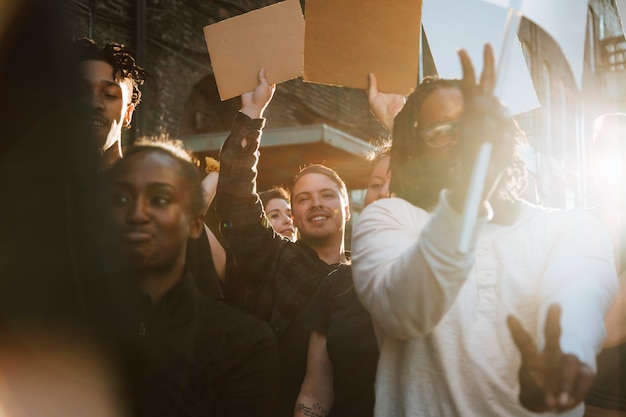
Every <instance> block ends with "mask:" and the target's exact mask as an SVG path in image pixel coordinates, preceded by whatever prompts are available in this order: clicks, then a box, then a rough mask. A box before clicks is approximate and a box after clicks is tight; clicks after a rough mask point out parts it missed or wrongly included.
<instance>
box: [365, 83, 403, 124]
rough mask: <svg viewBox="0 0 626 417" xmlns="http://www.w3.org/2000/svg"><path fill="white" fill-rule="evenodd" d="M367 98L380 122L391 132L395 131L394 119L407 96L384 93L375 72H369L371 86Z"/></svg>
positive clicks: (371, 109)
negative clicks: (379, 87)
mask: <svg viewBox="0 0 626 417" xmlns="http://www.w3.org/2000/svg"><path fill="white" fill-rule="evenodd" d="M367 99H368V101H369V104H370V111H371V112H372V114H373V115H374V116H375V117H376V119H378V121H379V122H380V124H382V125H383V127H384V128H385V129H386V130H387V132H389V133H391V132H392V131H393V119H395V117H396V116H397V114H398V113H400V110H402V108H403V107H404V103H406V97H405V96H403V95H402V94H394V93H383V92H382V91H380V90H378V80H377V79H376V76H375V75H374V74H371V73H370V74H369V88H368V90H367Z"/></svg>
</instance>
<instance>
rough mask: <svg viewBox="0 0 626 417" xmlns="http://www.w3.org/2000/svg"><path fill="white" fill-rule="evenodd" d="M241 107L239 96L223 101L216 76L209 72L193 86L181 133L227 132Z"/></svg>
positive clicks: (182, 120) (181, 123)
mask: <svg viewBox="0 0 626 417" xmlns="http://www.w3.org/2000/svg"><path fill="white" fill-rule="evenodd" d="M240 107H241V99H240V98H239V97H235V98H232V99H230V100H225V101H221V100H220V95H219V92H218V90H217V84H216V83H215V76H213V74H209V75H207V76H205V77H204V78H202V79H201V80H200V81H198V83H197V84H196V85H195V86H194V87H193V89H192V91H191V93H190V94H189V97H188V98H187V102H186V103H185V108H184V110H183V114H182V116H181V118H180V126H179V135H180V136H185V135H194V134H199V133H214V132H225V131H228V130H230V128H231V126H232V123H233V119H234V118H235V115H236V114H237V111H238V110H239V108H240Z"/></svg>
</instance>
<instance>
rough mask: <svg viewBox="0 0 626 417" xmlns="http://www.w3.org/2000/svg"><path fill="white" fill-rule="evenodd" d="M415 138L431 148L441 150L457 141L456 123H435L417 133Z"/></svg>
mask: <svg viewBox="0 0 626 417" xmlns="http://www.w3.org/2000/svg"><path fill="white" fill-rule="evenodd" d="M417 136H418V137H419V138H420V139H422V140H423V141H424V142H426V144H427V145H428V146H430V147H431V148H435V149H437V148H443V147H444V146H448V145H449V144H451V143H452V142H453V141H455V140H457V139H458V136H459V131H458V121H456V120H455V121H453V122H439V123H435V124H433V125H430V126H429V127H428V129H426V130H424V131H421V132H420V131H418V132H417Z"/></svg>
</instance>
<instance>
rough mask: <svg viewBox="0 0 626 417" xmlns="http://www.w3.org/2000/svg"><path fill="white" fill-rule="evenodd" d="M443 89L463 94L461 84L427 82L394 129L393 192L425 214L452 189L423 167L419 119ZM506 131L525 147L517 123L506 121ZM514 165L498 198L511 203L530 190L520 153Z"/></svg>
mask: <svg viewBox="0 0 626 417" xmlns="http://www.w3.org/2000/svg"><path fill="white" fill-rule="evenodd" d="M440 88H457V89H459V90H461V80H459V79H444V78H438V77H434V76H429V77H426V78H424V80H423V81H422V82H421V83H420V85H419V86H418V87H417V89H416V90H415V91H414V92H413V93H411V94H410V95H409V96H408V97H407V101H406V104H405V106H404V107H403V109H402V110H401V111H400V113H398V115H397V116H396V118H395V120H394V125H393V134H392V138H393V146H392V147H391V163H390V169H391V184H390V187H389V188H390V191H391V192H393V193H395V194H396V196H398V197H400V198H403V199H405V200H407V201H409V202H410V203H411V204H413V205H416V206H418V207H421V208H423V209H425V210H430V209H431V208H433V207H434V206H435V205H436V204H437V201H438V199H439V192H440V191H441V188H443V187H445V186H449V185H448V184H445V183H444V182H442V180H441V179H439V178H432V176H429V175H425V172H424V171H423V169H422V166H421V164H420V162H419V161H420V158H419V157H420V156H421V155H420V152H421V150H420V149H423V148H420V145H421V144H420V139H419V136H418V134H419V133H418V132H419V129H420V126H418V123H417V117H418V115H419V112H420V111H421V107H422V104H423V102H424V100H425V99H426V98H427V97H428V96H429V95H430V94H431V93H433V92H434V91H435V90H438V89H440ZM505 129H507V131H508V130H510V131H511V139H512V140H514V141H516V143H518V144H519V143H525V142H526V138H525V136H524V134H523V132H522V131H521V130H520V129H519V127H518V126H517V123H516V122H515V120H514V119H512V118H509V119H507V120H506V121H505ZM511 156H512V158H511V163H510V164H509V166H508V167H507V168H506V170H505V174H504V177H503V178H502V180H501V182H500V186H499V189H498V191H497V192H498V195H499V197H500V198H503V199H508V200H518V199H519V198H520V196H521V194H522V192H523V191H524V189H525V188H526V183H527V181H526V175H527V172H526V169H525V167H524V162H523V161H522V159H521V157H520V156H519V154H518V152H517V149H516V147H515V151H514V152H513V155H511Z"/></svg>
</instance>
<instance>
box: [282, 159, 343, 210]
mask: <svg viewBox="0 0 626 417" xmlns="http://www.w3.org/2000/svg"><path fill="white" fill-rule="evenodd" d="M307 174H322V175H325V176H326V177H328V178H330V179H331V181H332V182H334V183H335V184H336V185H337V187H339V191H340V192H341V196H342V197H343V198H344V199H345V200H346V203H347V202H348V201H349V199H348V189H347V188H346V183H345V182H343V180H342V179H341V177H340V176H339V174H337V171H335V170H334V169H332V168H329V167H327V166H326V165H322V164H311V165H307V166H305V167H304V168H301V169H300V172H298V173H297V174H296V177H295V178H294V180H293V186H294V188H295V185H296V183H297V182H298V181H299V180H300V178H302V177H304V176H305V175H307Z"/></svg>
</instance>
